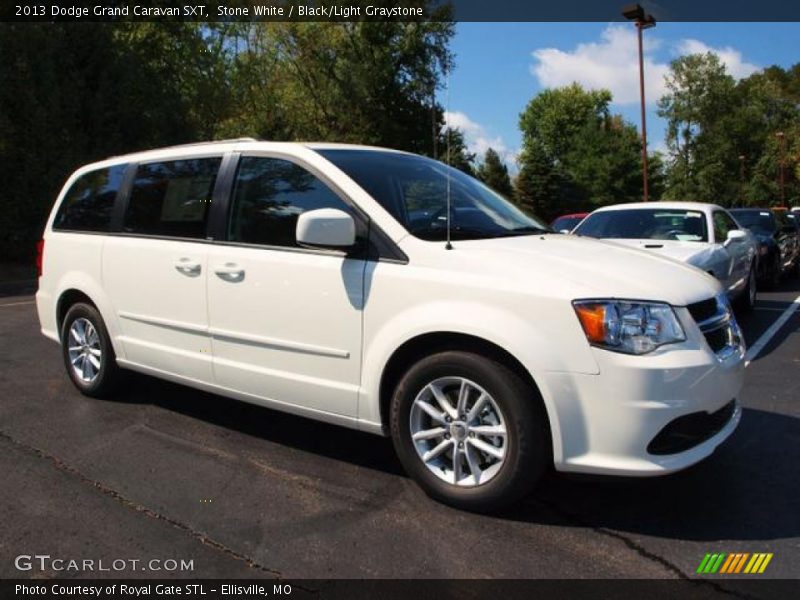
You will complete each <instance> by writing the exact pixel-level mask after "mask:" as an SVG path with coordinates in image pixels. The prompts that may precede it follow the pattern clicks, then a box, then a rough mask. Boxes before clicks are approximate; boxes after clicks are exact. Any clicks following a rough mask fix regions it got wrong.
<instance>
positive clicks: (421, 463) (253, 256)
mask: <svg viewBox="0 0 800 600" xmlns="http://www.w3.org/2000/svg"><path fill="white" fill-rule="evenodd" d="M39 258H40V261H41V263H40V264H41V273H40V279H39V291H38V293H37V295H36V301H37V308H38V312H39V319H40V322H41V327H42V333H43V334H44V335H46V336H47V337H49V338H51V339H53V340H55V341H57V342H59V343H60V344H61V347H62V351H63V357H64V362H65V365H66V369H67V373H68V374H69V376H70V378H71V379H72V381H73V382H74V384H75V386H76V387H77V388H78V389H79V390H80V391H81V392H83V393H84V394H87V395H90V396H100V395H108V394H111V393H112V392H113V390H114V388H115V386H116V385H117V384H118V383H119V380H120V377H121V375H122V370H132V371H139V372H142V373H146V374H148V375H152V376H155V377H160V378H163V379H168V380H171V381H175V382H179V383H183V384H186V385H190V386H193V387H196V388H199V389H202V390H207V391H210V392H214V393H217V394H219V395H221V396H227V397H229V398H234V399H237V400H243V401H247V402H253V403H256V404H260V405H263V406H266V407H269V408H273V409H277V410H283V411H287V412H291V413H295V414H298V415H302V416H305V417H310V418H313V419H320V420H324V421H327V422H330V423H336V424H339V425H345V426H348V427H353V428H356V429H361V430H363V431H369V432H373V433H376V434H380V435H391V437H392V439H393V442H394V445H395V448H396V450H397V452H398V455H399V457H400V459H401V461H402V463H403V465H404V466H405V468H406V469H407V471H408V473H409V474H410V475H411V476H412V477H413V478H414V479H415V480H416V481H417V482H418V483H419V484H420V485H421V486H422V488H424V490H425V491H426V492H427V493H429V494H430V495H431V496H433V497H435V498H437V499H439V500H442V501H444V502H447V503H449V504H452V505H455V506H458V507H461V508H466V509H470V510H481V511H486V510H494V509H496V508H498V507H501V506H503V505H506V504H509V503H511V502H513V501H515V500H517V499H518V498H520V497H521V496H522V495H523V494H525V493H526V492H527V491H528V490H530V489H531V487H532V486H533V484H534V483H535V482H536V480H537V479H538V478H539V477H540V475H541V474H542V473H543V471H544V470H545V469H546V468H548V467H549V466H551V465H553V466H554V467H555V469H556V470H559V471H566V472H582V473H599V474H617V475H635V476H646V475H661V474H665V473H670V472H673V471H676V470H679V469H682V468H684V467H687V466H689V465H691V464H694V463H696V462H697V461H699V460H701V459H703V458H704V457H706V456H708V455H709V454H711V453H712V452H713V450H714V449H715V448H716V447H717V446H718V445H719V444H720V443H721V442H722V441H723V440H725V439H726V438H727V437H728V436H729V435H730V434H731V432H732V431H733V430H734V429H735V427H736V425H737V423H738V422H739V419H740V414H741V412H740V408H739V406H738V401H737V397H738V395H739V392H740V389H741V386H742V378H743V369H744V343H743V341H742V335H741V333H740V330H739V327H738V325H737V323H736V319H735V318H734V315H733V313H732V311H731V308H730V305H729V302H728V300H727V298H726V295H725V294H724V292H723V290H722V288H721V287H720V284H719V283H718V282H717V281H716V280H715V279H714V278H713V277H711V276H709V275H707V274H706V273H703V272H702V271H700V270H698V269H695V268H694V267H690V266H687V265H684V264H681V263H679V262H677V261H674V260H672V259H669V258H666V257H661V256H655V255H652V254H649V253H646V252H644V251H641V250H637V249H632V248H625V247H621V246H619V245H616V244H613V243H608V242H603V241H597V240H591V239H585V238H580V237H576V236H567V235H561V234H555V233H553V232H551V231H550V230H549V229H548V228H547V227H546V226H545V225H543V224H542V223H541V222H539V221H537V220H536V219H535V218H533V217H530V216H527V215H526V214H524V213H523V212H521V211H520V210H518V209H517V208H516V207H514V206H513V205H511V204H509V203H508V202H507V201H505V200H504V199H503V198H502V197H500V196H498V195H497V194H495V193H494V192H492V191H491V190H490V189H489V188H487V187H486V186H484V185H483V184H481V183H480V182H478V181H476V180H475V179H473V178H471V177H469V176H467V175H465V174H463V173H461V172H460V171H457V170H454V169H451V168H449V167H447V166H445V165H443V164H442V163H440V162H437V161H434V160H431V159H428V158H424V157H421V156H417V155H413V154H408V153H404V152H399V151H393V150H386V149H380V148H371V147H364V146H348V145H337V144H306V143H272V142H260V141H255V140H249V139H245V140H232V141H224V142H214V143H203V144H193V145H186V146H177V147H172V148H166V149H161V150H153V151H148V152H142V153H138V154H131V155H127V156H121V157H116V158H112V159H110V160H106V161H103V162H98V163H95V164H91V165H88V166H86V167H83V168H81V169H79V170H78V171H76V172H75V173H74V174H73V175H72V176H71V177H70V178H69V180H68V181H67V182H66V184H65V185H64V189H63V191H62V192H61V194H60V195H59V197H58V199H57V201H56V203H55V206H54V208H53V211H52V214H51V215H50V218H49V220H48V222H47V225H46V229H45V233H44V239H43V241H42V242H41V243H40V257H39ZM264 418H269V414H268V413H265V415H264Z"/></svg>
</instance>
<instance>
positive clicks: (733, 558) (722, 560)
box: [697, 552, 773, 575]
mask: <svg viewBox="0 0 800 600" xmlns="http://www.w3.org/2000/svg"><path fill="white" fill-rule="evenodd" d="M772 556H773V555H772V553H771V552H769V553H766V552H756V553H754V554H750V553H749V552H734V553H731V554H725V553H724V552H717V553H715V554H706V555H705V557H704V558H703V560H702V561H700V566H699V567H697V573H703V574H714V573H720V574H723V573H724V574H726V575H735V574H738V573H743V574H749V575H755V574H757V573H763V572H764V571H765V570H766V568H767V565H768V564H769V561H771V560H772Z"/></svg>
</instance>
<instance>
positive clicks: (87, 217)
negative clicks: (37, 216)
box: [53, 165, 128, 231]
mask: <svg viewBox="0 0 800 600" xmlns="http://www.w3.org/2000/svg"><path fill="white" fill-rule="evenodd" d="M127 166H128V165H114V166H113V167H109V168H107V169H98V170H96V171H90V172H88V173H85V174H83V175H81V176H80V177H79V178H78V179H77V180H76V181H75V183H73V184H72V186H71V187H70V188H69V190H68V191H67V193H66V194H65V196H64V201H63V202H62V203H61V206H60V207H59V209H58V212H57V213H56V218H55V220H54V221H53V229H59V230H63V231H109V230H110V228H111V215H112V213H113V212H114V201H115V199H116V197H117V192H118V191H119V187H120V184H121V183H122V176H123V175H124V174H125V169H126V168H127Z"/></svg>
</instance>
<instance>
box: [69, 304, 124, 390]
mask: <svg viewBox="0 0 800 600" xmlns="http://www.w3.org/2000/svg"><path fill="white" fill-rule="evenodd" d="M61 350H62V354H63V357H64V365H65V366H66V368H67V374H68V375H69V377H70V379H71V380H72V383H73V384H75V387H76V388H78V390H79V391H80V392H81V393H82V394H85V395H87V396H95V397H101V396H107V395H109V394H110V393H111V392H113V391H114V390H115V389H116V388H117V385H118V384H119V381H120V378H121V376H122V374H121V370H120V368H119V367H118V366H117V359H116V356H115V354H114V348H113V346H112V345H111V338H110V337H109V335H108V330H107V329H106V325H105V323H104V322H103V318H102V317H101V316H100V313H99V312H98V311H97V309H96V308H95V307H94V306H92V305H91V304H85V303H82V302H81V303H78V304H74V305H73V306H71V307H70V309H69V310H68V311H67V314H66V316H65V317H64V322H63V324H62V326H61Z"/></svg>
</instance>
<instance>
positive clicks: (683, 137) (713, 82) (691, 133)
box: [658, 52, 738, 202]
mask: <svg viewBox="0 0 800 600" xmlns="http://www.w3.org/2000/svg"><path fill="white" fill-rule="evenodd" d="M666 86H667V90H668V91H667V94H665V95H664V96H663V97H662V98H661V99H660V100H659V102H658V107H659V108H658V114H659V115H660V116H662V117H664V118H666V119H667V140H666V141H667V148H668V151H669V156H670V165H669V170H668V173H667V192H666V195H667V197H668V198H670V199H681V200H697V201H701V202H703V201H705V202H720V198H725V197H727V196H730V195H731V194H732V193H734V194H735V190H731V189H730V184H731V180H730V178H729V173H730V170H731V168H730V164H729V163H731V161H737V160H738V159H737V158H736V157H737V156H738V154H735V151H734V150H733V149H732V148H730V145H729V144H727V143H725V140H724V137H723V136H721V135H719V133H721V130H722V124H723V122H724V120H723V117H724V116H725V115H727V114H729V113H730V111H731V109H732V108H733V100H734V98H733V96H734V94H733V92H734V87H735V82H734V79H733V78H732V77H731V76H730V75H728V74H727V73H726V72H725V65H723V64H722V63H721V62H720V60H719V57H717V55H716V54H713V53H711V52H708V53H706V54H692V55H688V56H682V57H680V58H678V59H676V60H674V61H673V62H672V64H671V71H670V74H669V75H668V76H667V78H666ZM731 164H732V163H731ZM734 182H735V180H734Z"/></svg>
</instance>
